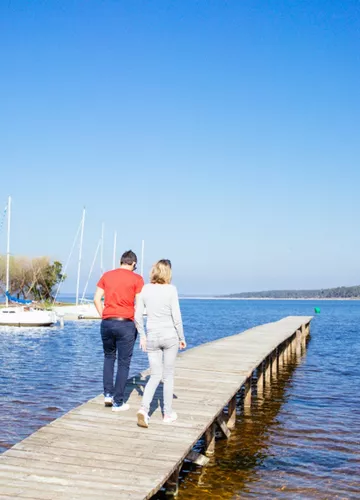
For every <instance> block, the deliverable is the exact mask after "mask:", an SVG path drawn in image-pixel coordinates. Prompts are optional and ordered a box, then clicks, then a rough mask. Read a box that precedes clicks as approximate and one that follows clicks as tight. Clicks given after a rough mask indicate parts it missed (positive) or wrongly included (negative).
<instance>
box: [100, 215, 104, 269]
mask: <svg viewBox="0 0 360 500" xmlns="http://www.w3.org/2000/svg"><path fill="white" fill-rule="evenodd" d="M100 274H101V275H103V274H104V223H102V226H101V249H100Z"/></svg>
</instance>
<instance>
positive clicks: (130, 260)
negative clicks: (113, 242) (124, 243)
mask: <svg viewBox="0 0 360 500" xmlns="http://www.w3.org/2000/svg"><path fill="white" fill-rule="evenodd" d="M134 262H135V264H137V257H136V253H134V252H133V251H132V250H128V251H127V252H124V253H123V254H122V256H121V259H120V265H121V266H122V265H126V266H131V264H134Z"/></svg>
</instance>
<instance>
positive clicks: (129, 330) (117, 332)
mask: <svg viewBox="0 0 360 500" xmlns="http://www.w3.org/2000/svg"><path fill="white" fill-rule="evenodd" d="M100 332H101V338H102V342H103V348H104V394H110V395H111V396H113V397H114V402H115V403H117V404H121V403H122V402H123V400H124V393H125V386H126V381H127V379H128V376H129V368H130V362H131V357H132V354H133V350H134V345H135V340H136V336H137V331H136V327H135V323H134V322H133V321H118V320H116V319H103V320H102V321H101V327H100ZM116 354H117V358H118V366H117V374H116V380H115V387H114V365H115V360H116Z"/></svg>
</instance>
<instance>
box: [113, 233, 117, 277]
mask: <svg viewBox="0 0 360 500" xmlns="http://www.w3.org/2000/svg"><path fill="white" fill-rule="evenodd" d="M116 238H117V232H116V231H115V233H114V250H113V269H115V268H116Z"/></svg>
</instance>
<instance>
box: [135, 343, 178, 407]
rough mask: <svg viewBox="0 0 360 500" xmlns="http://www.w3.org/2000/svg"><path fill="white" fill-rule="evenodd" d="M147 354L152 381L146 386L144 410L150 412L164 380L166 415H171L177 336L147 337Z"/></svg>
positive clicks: (143, 401)
mask: <svg viewBox="0 0 360 500" xmlns="http://www.w3.org/2000/svg"><path fill="white" fill-rule="evenodd" d="M146 345H147V353H148V357H149V363H150V371H151V375H150V379H149V381H148V383H147V384H146V387H145V390H144V395H143V399H142V404H141V406H142V408H143V409H144V410H145V411H146V412H148V411H149V408H150V403H151V401H152V399H153V397H154V394H155V391H156V389H157V387H158V385H159V383H160V381H161V379H163V382H164V413H165V415H171V412H172V400H173V393H174V367H175V360H176V356H177V353H178V350H179V339H178V337H177V335H176V334H175V335H174V334H172V333H171V334H170V335H165V334H161V335H155V334H150V335H148V337H147V342H146Z"/></svg>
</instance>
